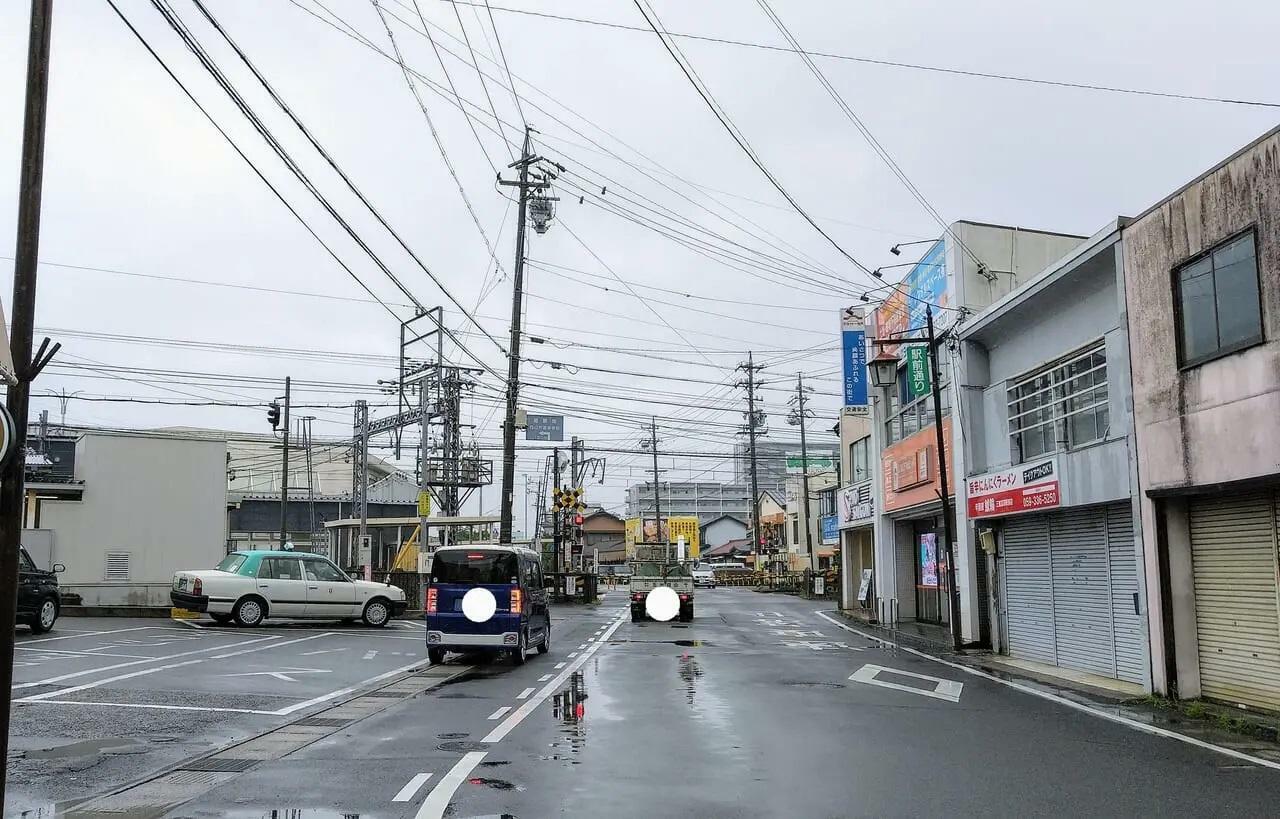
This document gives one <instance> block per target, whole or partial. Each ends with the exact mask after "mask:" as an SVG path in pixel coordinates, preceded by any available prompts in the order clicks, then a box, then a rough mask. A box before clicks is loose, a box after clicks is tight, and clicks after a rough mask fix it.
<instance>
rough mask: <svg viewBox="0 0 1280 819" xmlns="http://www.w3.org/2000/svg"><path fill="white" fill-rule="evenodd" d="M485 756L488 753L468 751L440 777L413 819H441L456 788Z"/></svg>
mask: <svg viewBox="0 0 1280 819" xmlns="http://www.w3.org/2000/svg"><path fill="white" fill-rule="evenodd" d="M487 755H488V751H469V752H468V753H466V754H465V755H463V757H462V759H459V760H458V761H457V763H456V764H455V765H454V766H453V767H452V768H450V769H449V772H448V773H446V774H445V775H444V776H442V777H440V781H439V782H437V783H436V786H435V787H434V788H432V789H431V793H429V794H427V798H426V799H424V800H423V801H422V807H420V808H418V812H417V813H416V814H415V815H414V819H442V817H443V816H444V812H445V811H446V810H448V808H449V802H450V801H452V799H453V794H454V793H455V792H456V791H457V790H458V786H459V785H461V784H462V783H463V782H464V781H466V778H467V777H468V776H470V775H471V772H472V771H474V770H475V769H476V766H477V765H479V764H480V760H482V759H484V758H485V756H487Z"/></svg>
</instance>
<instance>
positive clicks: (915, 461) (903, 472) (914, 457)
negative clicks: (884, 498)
mask: <svg viewBox="0 0 1280 819" xmlns="http://www.w3.org/2000/svg"><path fill="white" fill-rule="evenodd" d="M932 450H933V446H932V445H931V444H925V445H924V446H922V447H920V448H919V449H917V450H916V451H914V452H908V453H907V454H906V455H902V456H899V457H898V458H895V459H894V461H893V474H892V477H893V491H895V492H897V491H899V490H902V489H907V488H910V487H912V486H916V485H918V484H922V483H924V482H925V481H928V480H930V479H931V478H932V477H933V476H932V475H931V474H930V473H929V461H930V458H929V453H930V452H931V451H932Z"/></svg>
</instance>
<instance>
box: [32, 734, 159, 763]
mask: <svg viewBox="0 0 1280 819" xmlns="http://www.w3.org/2000/svg"><path fill="white" fill-rule="evenodd" d="M98 753H103V754H141V753H146V749H145V748H142V747H139V745H138V743H137V741H136V740H132V739H124V738H118V739H86V740H82V741H80V742H72V743H69V744H67V745H57V746H55V747H53V748H40V749H38V750H34V751H27V752H26V753H25V754H24V756H25V757H26V758H27V759H70V758H72V757H77V756H89V755H90V754H98Z"/></svg>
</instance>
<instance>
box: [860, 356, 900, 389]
mask: <svg viewBox="0 0 1280 819" xmlns="http://www.w3.org/2000/svg"><path fill="white" fill-rule="evenodd" d="M867 369H869V370H870V371H871V383H872V385H874V386H876V387H892V386H893V385H894V383H895V382H896V381H897V380H898V357H897V356H896V355H894V354H893V353H889V352H884V351H881V353H880V354H879V355H877V356H876V357H875V358H873V359H871V360H870V361H868V362H867Z"/></svg>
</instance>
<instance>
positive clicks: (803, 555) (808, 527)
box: [787, 470, 839, 570]
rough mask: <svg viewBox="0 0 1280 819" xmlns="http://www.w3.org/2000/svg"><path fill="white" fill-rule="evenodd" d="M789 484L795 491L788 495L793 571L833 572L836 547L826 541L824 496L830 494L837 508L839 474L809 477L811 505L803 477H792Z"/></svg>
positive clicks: (822, 474) (789, 534)
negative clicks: (822, 570) (803, 486)
mask: <svg viewBox="0 0 1280 819" xmlns="http://www.w3.org/2000/svg"><path fill="white" fill-rule="evenodd" d="M789 483H790V484H791V486H792V487H793V488H794V490H795V491H793V492H788V493H787V551H788V552H789V553H790V555H791V558H790V563H791V568H793V569H795V570H804V569H826V568H829V567H830V566H831V558H832V556H833V555H834V554H835V550H836V543H835V542H834V539H833V542H831V543H829V544H824V543H823V541H822V522H821V519H822V515H823V510H822V496H823V494H824V493H828V492H829V493H830V494H831V498H832V500H831V502H832V503H833V504H834V497H835V496H834V491H835V488H836V486H837V484H838V483H839V480H838V479H837V477H836V473H835V471H834V470H831V471H823V472H814V471H811V472H810V473H809V502H808V503H807V504H806V503H805V502H804V490H803V488H802V485H801V479H800V476H798V475H792V476H790V477H789Z"/></svg>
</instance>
